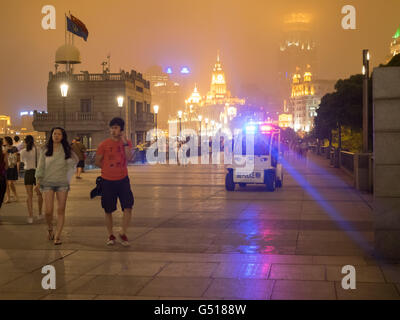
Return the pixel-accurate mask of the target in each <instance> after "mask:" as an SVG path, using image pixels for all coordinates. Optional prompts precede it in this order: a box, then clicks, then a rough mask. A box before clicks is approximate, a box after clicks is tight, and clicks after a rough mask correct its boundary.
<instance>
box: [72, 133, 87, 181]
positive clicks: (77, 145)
mask: <svg viewBox="0 0 400 320" xmlns="http://www.w3.org/2000/svg"><path fill="white" fill-rule="evenodd" d="M71 148H72V151H73V152H74V153H75V154H76V155H77V156H78V159H79V162H78V165H77V167H76V179H82V177H81V174H82V170H83V168H85V152H86V147H85V146H84V145H83V144H82V143H81V138H80V137H76V138H75V139H74V140H72V145H71Z"/></svg>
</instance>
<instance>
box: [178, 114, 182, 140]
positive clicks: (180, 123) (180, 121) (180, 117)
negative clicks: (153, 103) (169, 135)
mask: <svg viewBox="0 0 400 320" xmlns="http://www.w3.org/2000/svg"><path fill="white" fill-rule="evenodd" d="M182 114H183V112H182V111H180V110H179V111H178V118H179V137H180V136H181V134H182Z"/></svg>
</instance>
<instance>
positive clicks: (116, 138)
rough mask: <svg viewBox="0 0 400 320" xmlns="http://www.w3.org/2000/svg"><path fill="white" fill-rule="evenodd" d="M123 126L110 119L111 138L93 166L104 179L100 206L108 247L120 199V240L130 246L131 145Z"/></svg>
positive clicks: (112, 240) (100, 148)
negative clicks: (121, 215) (103, 215)
mask: <svg viewBox="0 0 400 320" xmlns="http://www.w3.org/2000/svg"><path fill="white" fill-rule="evenodd" d="M124 127H125V122H124V120H122V119H121V118H114V119H112V120H111V122H110V134H111V137H110V138H109V139H107V140H104V141H103V142H102V143H101V144H100V145H99V147H98V149H97V153H96V166H98V167H100V168H101V177H102V178H103V182H102V184H101V188H102V197H101V205H102V207H103V209H104V211H105V218H106V227H107V231H108V240H107V245H114V244H115V240H116V238H115V236H114V233H113V219H112V213H113V212H114V211H116V210H117V201H118V199H119V202H120V204H121V208H122V211H123V213H124V217H123V222H122V230H121V232H120V233H119V238H120V240H121V244H122V245H123V246H129V242H128V237H127V236H126V234H127V230H128V227H129V224H130V222H131V218H132V208H133V205H134V197H133V193H132V190H131V185H130V181H129V177H128V167H127V166H128V161H130V160H131V158H132V142H131V141H129V140H127V138H126V135H125V133H124Z"/></svg>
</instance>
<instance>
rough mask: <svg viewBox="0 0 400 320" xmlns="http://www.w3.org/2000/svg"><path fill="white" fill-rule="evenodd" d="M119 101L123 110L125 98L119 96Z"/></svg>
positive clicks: (119, 105)
mask: <svg viewBox="0 0 400 320" xmlns="http://www.w3.org/2000/svg"><path fill="white" fill-rule="evenodd" d="M117 101H118V107H120V108H122V107H123V106H124V97H123V96H119V97H118V98H117Z"/></svg>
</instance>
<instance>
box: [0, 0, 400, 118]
mask: <svg viewBox="0 0 400 320" xmlns="http://www.w3.org/2000/svg"><path fill="white" fill-rule="evenodd" d="M47 4H52V5H54V6H55V8H56V10H57V30H53V31H45V30H43V29H42V28H41V20H42V18H43V14H42V13H41V9H42V7H43V6H44V5H47ZM348 4H351V5H353V6H355V7H356V9H357V30H343V29H342V28H341V20H342V17H343V15H342V14H341V8H342V7H343V6H344V5H348ZM68 11H71V13H73V14H74V15H76V16H77V17H78V18H79V19H81V20H82V21H83V22H84V23H85V24H86V26H87V28H88V29H89V33H90V35H89V38H88V42H85V41H83V40H82V39H78V38H76V39H75V45H76V47H77V48H78V49H79V50H80V52H81V57H82V62H83V63H82V64H81V65H78V66H76V68H75V72H77V73H79V72H80V71H81V70H88V71H89V72H93V73H100V72H101V70H102V66H101V62H102V61H104V60H105V59H106V57H107V55H108V54H109V53H111V66H112V70H111V71H112V72H119V70H120V69H124V70H126V71H129V70H131V69H135V70H137V71H139V72H141V73H145V71H146V70H147V68H148V67H150V66H153V65H160V66H162V67H163V68H164V69H165V68H166V67H167V66H170V65H172V66H188V67H189V68H190V69H191V71H192V74H191V81H192V82H193V87H194V84H195V83H197V84H198V88H199V91H200V92H201V94H202V95H205V94H206V92H207V91H208V90H209V85H210V80H211V71H212V67H213V65H214V63H215V60H216V55H217V50H220V52H221V60H222V63H223V66H224V69H225V72H226V75H227V80H228V86H229V88H230V90H231V91H232V94H233V95H235V96H239V97H242V96H247V95H249V94H251V95H254V97H256V98H255V99H256V100H257V101H259V103H260V104H262V103H267V102H268V101H267V100H268V99H269V98H270V97H272V96H273V94H274V92H275V91H276V87H275V86H276V82H275V79H276V73H277V64H278V58H277V57H278V54H279V45H280V43H281V41H282V39H283V38H282V37H283V21H284V17H285V15H286V14H290V13H292V12H307V13H310V14H311V15H312V16H313V32H314V36H315V40H316V42H317V46H318V54H319V60H320V78H323V79H331V80H336V79H339V78H344V77H348V76H349V75H351V74H355V73H360V72H361V66H362V61H361V52H362V49H365V48H368V49H370V51H371V56H372V61H371V63H372V66H377V65H379V64H380V63H384V62H385V60H386V58H387V56H388V54H389V50H390V49H389V46H390V41H391V38H392V36H393V35H394V34H395V32H396V30H397V28H398V27H399V26H400V16H399V12H400V1H398V0H385V1H376V0H350V1H342V0H325V1H323V2H322V1H316V0H309V1H293V0H281V1H261V0H258V1H256V0H248V1H241V0H229V1H228V0H219V1H216V0H203V1H195V0H148V1H146V2H144V1H135V0H133V1H132V0H115V1H113V2H112V3H110V2H109V1H105V0H96V1H95V0H87V1H78V0H68V1H67V0H52V1H51V3H50V2H48V1H39V0H30V1H26V0H14V1H12V2H11V1H10V2H7V4H6V5H3V7H2V11H1V12H0V30H1V33H2V34H1V36H2V55H1V56H2V69H1V71H0V114H6V115H10V116H11V117H12V120H13V123H15V120H16V117H17V116H18V114H19V112H21V111H25V110H30V109H28V107H29V106H35V107H38V108H40V109H42V108H43V107H45V106H46V87H47V81H48V73H49V72H50V71H54V55H55V51H56V50H57V48H58V47H59V46H60V45H62V44H63V43H64V21H65V20H64V19H65V18H64V12H68ZM271 111H275V110H271ZM277 111H280V110H277Z"/></svg>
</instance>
